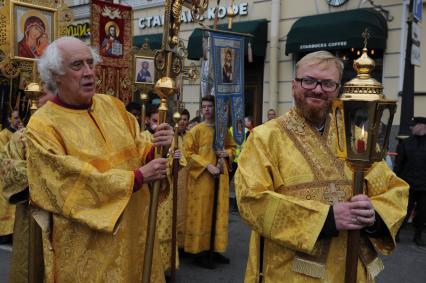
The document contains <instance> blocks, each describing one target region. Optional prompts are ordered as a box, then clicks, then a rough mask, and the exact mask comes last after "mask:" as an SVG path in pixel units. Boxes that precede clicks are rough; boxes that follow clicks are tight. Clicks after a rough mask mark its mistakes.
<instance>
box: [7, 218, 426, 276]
mask: <svg viewBox="0 0 426 283" xmlns="http://www.w3.org/2000/svg"><path fill="white" fill-rule="evenodd" d="M249 237H250V229H249V228H248V227H247V225H245V224H244V223H243V221H242V219H241V218H240V216H239V214H238V212H237V211H236V210H232V211H231V214H230V222H229V246H228V251H227V252H226V253H225V255H226V256H227V257H229V258H230V259H231V263H230V264H229V265H224V264H222V265H218V266H217V268H216V269H214V270H209V269H204V268H201V267H198V266H196V265H194V263H193V257H192V256H190V255H184V256H182V255H181V266H180V269H179V270H178V271H177V275H176V282H177V283H200V282H201V283H218V282H219V283H239V282H243V280H244V272H245V268H246V261H247V256H248V245H249ZM412 237H413V231H412V228H411V227H409V226H408V227H405V228H404V229H402V231H401V234H400V238H401V241H400V243H399V245H398V246H397V248H396V250H395V251H394V253H393V254H392V255H391V256H388V257H383V261H384V264H385V270H384V271H383V272H382V273H381V274H380V275H379V276H378V278H377V279H376V282H377V283H400V282H404V283H424V282H426V249H424V250H422V249H420V248H418V247H417V246H416V245H415V244H414V243H413V242H412ZM425 237H426V235H425ZM4 249H8V250H9V251H7V250H4ZM10 258H11V252H10V246H0V283H3V282H7V280H6V278H7V274H8V271H9V264H10ZM283 282H285V281H284V280H283Z"/></svg>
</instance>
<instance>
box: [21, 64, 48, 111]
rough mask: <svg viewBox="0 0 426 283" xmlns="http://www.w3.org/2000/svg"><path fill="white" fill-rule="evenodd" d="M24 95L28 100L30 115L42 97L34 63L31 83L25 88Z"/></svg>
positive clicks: (41, 88) (42, 92)
mask: <svg viewBox="0 0 426 283" xmlns="http://www.w3.org/2000/svg"><path fill="white" fill-rule="evenodd" d="M24 93H25V95H26V96H27V97H28V98H29V100H30V103H31V106H30V114H31V115H32V114H34V112H35V111H36V110H37V101H38V100H39V99H40V97H42V96H43V95H44V91H43V87H42V86H41V85H40V84H39V83H38V82H37V64H36V61H34V62H33V74H32V82H31V83H29V84H28V85H27V86H26V87H25V90H24Z"/></svg>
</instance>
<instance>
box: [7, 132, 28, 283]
mask: <svg viewBox="0 0 426 283" xmlns="http://www.w3.org/2000/svg"><path fill="white" fill-rule="evenodd" d="M0 187H2V188H3V196H4V197H5V198H6V199H7V200H10V198H11V197H12V196H15V195H17V194H19V193H22V192H23V191H25V190H26V189H27V188H28V179H27V162H26V160H25V129H22V130H19V131H17V132H16V133H14V134H13V136H12V138H11V139H10V141H9V143H7V145H6V146H5V147H4V149H3V151H2V152H0ZM28 217H29V211H28V200H26V201H25V200H23V201H22V202H18V203H17V204H16V212H15V224H14V228H13V250H12V263H11V267H10V272H9V281H8V282H9V283H26V282H28V237H29V235H28Z"/></svg>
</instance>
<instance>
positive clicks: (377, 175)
mask: <svg viewBox="0 0 426 283" xmlns="http://www.w3.org/2000/svg"><path fill="white" fill-rule="evenodd" d="M329 121H330V119H329V120H328V122H327V123H326V127H325V131H324V133H323V135H321V134H319V133H318V132H317V130H316V129H313V128H312V127H311V126H309V125H308V124H307V123H306V122H305V120H304V119H303V118H302V117H301V116H299V115H298V114H297V113H296V111H295V110H294V109H292V110H291V111H290V112H289V113H287V114H286V115H284V116H283V117H280V118H278V119H275V120H272V121H270V122H267V123H265V124H264V125H262V126H259V127H256V128H255V129H254V132H253V133H252V134H251V135H250V136H249V138H248V140H247V142H246V143H245V147H244V149H243V151H242V153H241V155H240V159H239V165H238V170H237V173H236V179H235V184H236V195H237V201H238V207H239V210H240V213H241V216H242V218H243V219H244V220H245V221H246V223H248V224H249V225H250V227H251V228H252V229H253V232H252V236H251V241H250V251H249V259H248V263H247V270H246V276H245V282H246V283H248V282H258V281H257V280H258V276H259V233H260V234H261V235H262V236H264V237H265V245H264V265H263V274H264V282H265V283H266V282H282V280H285V281H286V282H287V281H288V282H305V283H306V282H320V281H321V280H320V279H318V278H314V277H310V276H307V275H304V274H301V273H296V272H294V271H293V270H292V268H293V265H294V264H295V253H296V252H302V253H304V254H312V253H313V252H314V247H315V246H316V244H317V241H318V235H319V234H320V232H321V230H322V228H323V225H324V223H325V220H326V217H327V213H328V211H329V208H330V205H331V204H333V203H335V202H336V201H344V200H347V199H349V198H350V196H351V193H352V188H351V186H352V172H351V170H350V169H349V168H348V166H347V165H346V164H345V163H344V161H341V160H338V159H337V158H336V157H335V142H336V137H335V134H334V128H333V125H334V123H332V122H331V123H329ZM365 179H366V183H367V186H366V192H365V193H366V194H367V195H368V196H369V197H370V199H371V201H372V204H373V206H374V209H375V211H376V212H377V213H378V214H379V215H380V216H381V218H382V219H383V221H384V223H385V224H386V226H387V229H388V230H389V232H390V233H388V235H387V236H386V237H384V238H380V239H372V238H370V239H369V240H370V241H371V242H372V243H373V245H374V247H375V248H376V250H377V251H379V252H381V253H382V254H384V255H388V254H390V253H391V251H392V250H393V249H394V247H395V242H394V237H395V235H396V232H397V231H398V228H399V226H400V225H401V223H402V221H403V219H404V217H405V214H406V207H407V193H408V185H407V184H406V183H405V182H404V181H403V180H401V179H399V178H398V177H396V176H395V174H394V173H393V172H392V171H391V170H390V169H389V168H388V167H387V166H386V163H384V162H379V163H376V164H374V165H373V167H372V168H371V169H370V171H369V172H368V173H367V175H366V178H365ZM346 239H347V232H343V231H340V232H339V235H338V237H333V238H331V244H330V247H329V252H328V256H327V258H326V263H325V267H326V270H325V276H324V278H323V280H322V281H324V282H344V274H345V259H346ZM357 282H369V277H368V276H367V274H366V269H365V267H364V265H363V264H362V263H361V261H358V281H357Z"/></svg>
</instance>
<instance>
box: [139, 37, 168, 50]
mask: <svg viewBox="0 0 426 283" xmlns="http://www.w3.org/2000/svg"><path fill="white" fill-rule="evenodd" d="M162 40H163V34H162V33H154V34H145V35H137V36H134V37H133V46H136V47H138V48H141V46H142V44H144V43H145V41H146V42H148V45H149V48H151V49H152V50H155V49H161V43H162Z"/></svg>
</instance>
